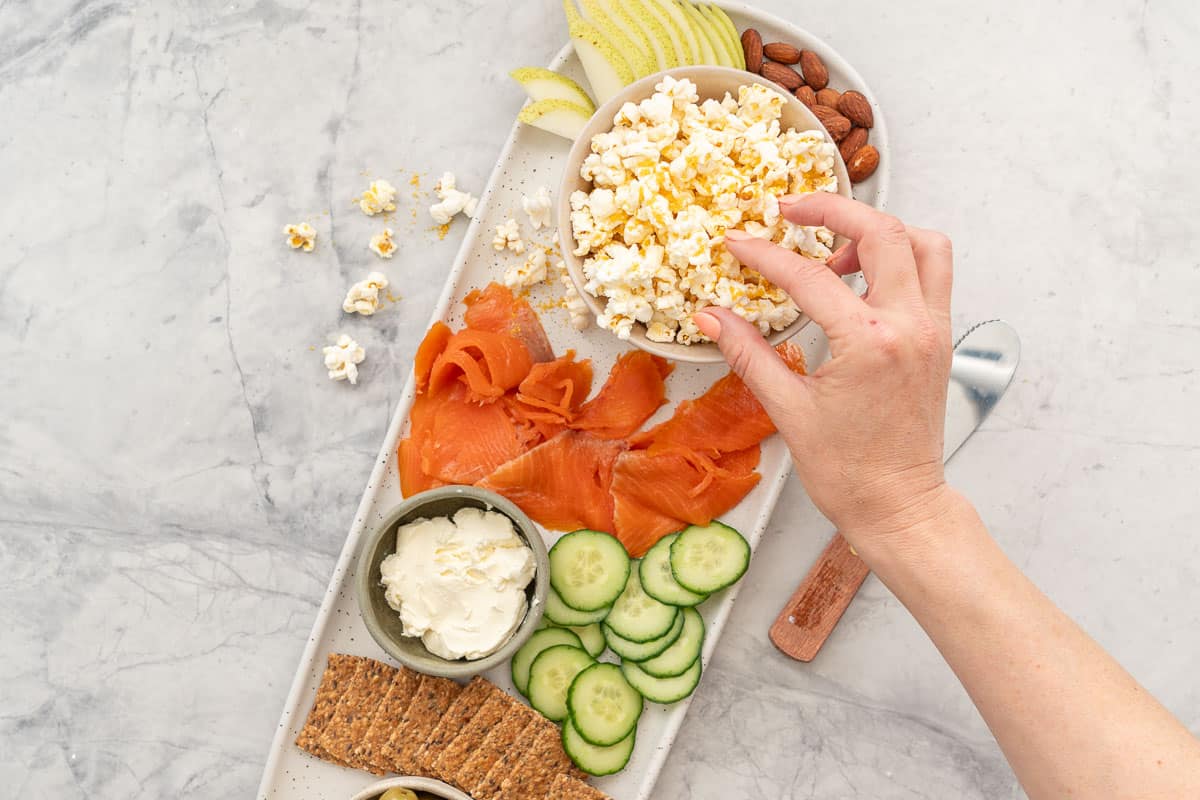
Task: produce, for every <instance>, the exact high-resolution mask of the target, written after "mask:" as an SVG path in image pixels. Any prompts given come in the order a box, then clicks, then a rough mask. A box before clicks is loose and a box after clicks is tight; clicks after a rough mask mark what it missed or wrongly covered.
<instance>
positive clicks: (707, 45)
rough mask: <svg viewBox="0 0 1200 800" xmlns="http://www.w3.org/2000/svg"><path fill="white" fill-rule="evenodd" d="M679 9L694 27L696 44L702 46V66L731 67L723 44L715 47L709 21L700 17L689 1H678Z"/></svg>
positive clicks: (718, 43) (719, 43)
mask: <svg viewBox="0 0 1200 800" xmlns="http://www.w3.org/2000/svg"><path fill="white" fill-rule="evenodd" d="M678 2H679V8H680V9H681V10H682V11H683V13H684V16H686V17H687V18H688V22H689V23H690V24H691V26H692V32H693V33H694V34H695V35H696V42H697V43H698V44H699V46H700V63H701V64H716V65H717V66H721V67H728V66H731V65H730V64H727V63H726V62H727V61H728V60H729V58H728V54H727V53H726V52H725V47H724V45H723V43H721V42H717V44H716V46H715V47H714V46H713V34H712V32H711V31H710V30H709V29H708V20H706V19H704V17H702V16H700V12H699V11H697V10H696V9H695V8H693V7H692V4H691V3H689V2H688V1H687V0H678Z"/></svg>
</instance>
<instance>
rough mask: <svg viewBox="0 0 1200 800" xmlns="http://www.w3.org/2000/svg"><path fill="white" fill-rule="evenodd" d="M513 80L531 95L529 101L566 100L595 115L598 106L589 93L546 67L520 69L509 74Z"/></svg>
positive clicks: (564, 76)
mask: <svg viewBox="0 0 1200 800" xmlns="http://www.w3.org/2000/svg"><path fill="white" fill-rule="evenodd" d="M508 74H509V75H511V76H512V79H513V80H514V81H516V82H517V83H519V84H521V88H522V89H524V90H525V93H526V94H528V95H529V99H530V100H533V101H534V102H537V101H538V100H556V99H557V100H566V101H567V102H569V103H575V104H576V105H580V106H583V107H584V108H585V109H588V112H589V113H594V112H595V110H596V105H595V104H594V103H593V102H592V98H590V97H588V93H587V92H585V91H584V90H583V87H582V86H580V85H579V84H578V83H576V82H575V81H573V80H571V79H570V78H568V77H567V76H566V75H559V74H558V73H557V72H554V71H552V70H548V69H545V68H544V67H518V68H517V69H514V70H513V71H512V72H510V73H508Z"/></svg>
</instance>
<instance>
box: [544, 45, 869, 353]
mask: <svg viewBox="0 0 1200 800" xmlns="http://www.w3.org/2000/svg"><path fill="white" fill-rule="evenodd" d="M664 75H670V76H672V77H673V78H687V79H688V80H690V81H691V82H692V83H694V84H696V90H697V93H698V94H699V95H700V100H701V101H702V102H703V101H704V100H707V99H708V98H710V97H712V98H716V99H718V100H719V99H721V98H722V97H724V96H725V93H726V92H729V93H730V94H732V95H733V96H734V97H737V94H738V87H740V86H745V85H747V84H749V83H761V84H763V85H764V86H769V87H771V88H772V89H775V90H776V91H778V92H779V93H780V94H782V95H783V96H784V98H785V100H784V104H783V115H782V119H781V120H780V127H781V128H782V129H783V130H787V129H788V128H794V129H796V130H798V131H807V130H815V131H821V133H822V134H823V135H824V136H825V138H826V139H827V140H829V134H827V133H825V129H824V128H823V127H821V123H820V122H819V121H818V120H817V118H816V117H815V116H814V115H813V113H812V112H811V111H809V110H808V108H807V107H806V106H805V105H804V104H803V103H801V102H800V101H799V100H798V99H796V96H795V95H793V94H792V93H791V92H789V91H788V90H787V89H785V88H783V87H782V86H780V85H779V84H777V83H774V82H772V81H769V80H767V79H766V78H763V77H762V76H760V75H755V74H754V73H752V72H746V71H745V70H740V69H732V68H731V67H707V66H705V67H680V68H678V69H672V70H667V71H666V72H659V73H656V74H654V75H649V76H647V77H645V78H642V79H641V80H640V81H637V82H636V83H631V84H630V85H628V86H626V87H625V88H624V89H623V90H622V91H621V92H620V93H619V94H617V95H616V96H615V97H613V98H611V99H610V100H609V101H608V102H607V103H605V104H604V105H602V106H601V107H600V108H599V109H598V110H597V111H596V113H595V114H594V115H592V119H591V121H590V122H588V124H587V127H585V128H584V129H583V133H582V134H580V135H579V138H578V139H576V140H575V144H574V145H573V146H572V147H571V152H570V154H569V155H568V156H567V163H566V167H565V169H564V171H563V179H562V184H561V185H560V186H559V190H558V237H559V244H560V246H561V249H562V253H563V261H565V262H566V265H567V273H568V274H569V275H570V276H571V282H572V283H574V284H575V289H576V290H577V291H578V292H579V295H580V297H582V298H583V301H584V302H585V303H586V304H587V307H588V310H590V311H591V312H592V314H593V315H599V314H600V313H601V312H602V311H603V310H604V300H603V299H602V298H598V297H596V296H595V295H592V294H590V293H588V292H587V291H585V290H584V288H583V287H584V285H585V284H586V283H587V278H585V277H584V275H583V259H581V258H579V257H578V256H576V255H574V251H575V234H574V232H573V231H572V229H571V194H572V192H575V191H577V190H582V191H585V192H587V191H591V189H592V184H591V182H590V181H585V180H584V179H583V178H582V177H580V175H579V168H580V166H581V165H582V164H583V160H584V159H585V158H586V157H587V156H588V154H589V153H591V146H592V137H593V136H595V135H596V134H597V133H603V132H605V131H609V130H612V127H613V117H614V116H616V113H617V111H619V110H620V108H621V106H622V105H624V104H625V103H626V102H634V103H637V102H640V101H642V100H644V99H646V98H647V97H649V96H650V95H652V94H654V87H655V85H657V84H658V83H659V81H661V80H662V78H663V76H664ZM830 141H832V140H830ZM834 174H836V175H837V179H838V194H840V195H842V196H844V197H850V188H851V187H850V178H849V176H848V175H847V174H846V165H845V164H844V163H843V162H842V157H841V155H838V156H837V157H836V160H835V162H834ZM810 321H811V320H810V319H809V317H808V315H807V314H803V313H802V314H801V315H800V316H799V317H798V318H797V319H796V321H795V322H793V323H792V324H791V325H789V326H787V327H786V328H784V329H783V330H780V331H775V332H773V333H772V334H771V335H770V336H768V337H767V341H769V342H770V343H771V344H773V345H774V344H779V343H780V342H783V341H785V340H787V339H789V338H791V337H792V336H794V335H795V334H796V333H798V332H799V331H800V330H801V329H802V328H804V326H805V325H807V324H808V323H809V322H810ZM629 341H630V343H631V344H633V345H634V346H636V347H639V348H641V349H642V350H645V351H647V352H649V353H653V354H654V355H657V356H662V357H663V358H669V359H671V360H673V361H687V362H691V363H700V364H711V363H717V362H721V361H724V359H723V358H722V357H721V351H720V350H718V349H717V346H716V345H715V344H712V343H710V342H704V343H700V344H691V345H687V344H678V343H675V342H669V343H663V342H652V341H650V340H649V339H647V338H646V327H645V326H644V325H642V324H641V323H638V324H635V325H634V326H633V331H632V332H631V333H630V334H629Z"/></svg>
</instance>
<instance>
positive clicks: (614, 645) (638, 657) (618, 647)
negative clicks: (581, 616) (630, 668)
mask: <svg viewBox="0 0 1200 800" xmlns="http://www.w3.org/2000/svg"><path fill="white" fill-rule="evenodd" d="M602 627H603V628H604V641H606V642H608V646H609V648H610V649H611V650H612V651H613V652H614V653H616V654H617V655H619V656H620V657H621V658H623V659H625V660H626V661H645V660H646V659H647V658H654V657H655V656H656V655H658V654H659V653H661V652H663V651H664V650H666V649H667V648H668V647H670V646H671V645H673V644H675V640H676V639H678V638H679V636H680V634H682V633H683V614H676V615H675V624H674V625H672V626H671V630H669V631H667V633H666V635H665V636H660V637H659V638H657V639H651V640H650V641H648V642H631V641H629V640H628V639H624V638H622V637H621V636H619V635H618V634H616V633H614V632H613V630H612V628H610V627H608V626H607V625H604V626H602Z"/></svg>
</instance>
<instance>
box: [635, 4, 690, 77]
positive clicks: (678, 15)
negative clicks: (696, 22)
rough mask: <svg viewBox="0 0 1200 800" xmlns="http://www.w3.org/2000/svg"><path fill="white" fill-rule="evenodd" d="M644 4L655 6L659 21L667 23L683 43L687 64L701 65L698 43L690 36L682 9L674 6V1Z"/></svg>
mask: <svg viewBox="0 0 1200 800" xmlns="http://www.w3.org/2000/svg"><path fill="white" fill-rule="evenodd" d="M645 2H646V3H648V4H650V5H653V6H657V7H658V10H659V12H660V16H659V19H662V20H664V21H665V22H669V23H670V26H671V30H672V31H673V32H674V33H675V35H676V36H678V37H679V39H680V41H682V42H683V45H684V48H685V50H684V52H686V53H687V54H688V63H689V64H703V63H704V62H703V61H701V60H700V58H701V56H700V43H699V42H697V41H696V40H695V38H694V36H693V35H692V26H691V25H690V24H689V23H688V21H687V17H686V16H684V13H683V9H681V8H680V7H679V6H677V5H675V0H645Z"/></svg>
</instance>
